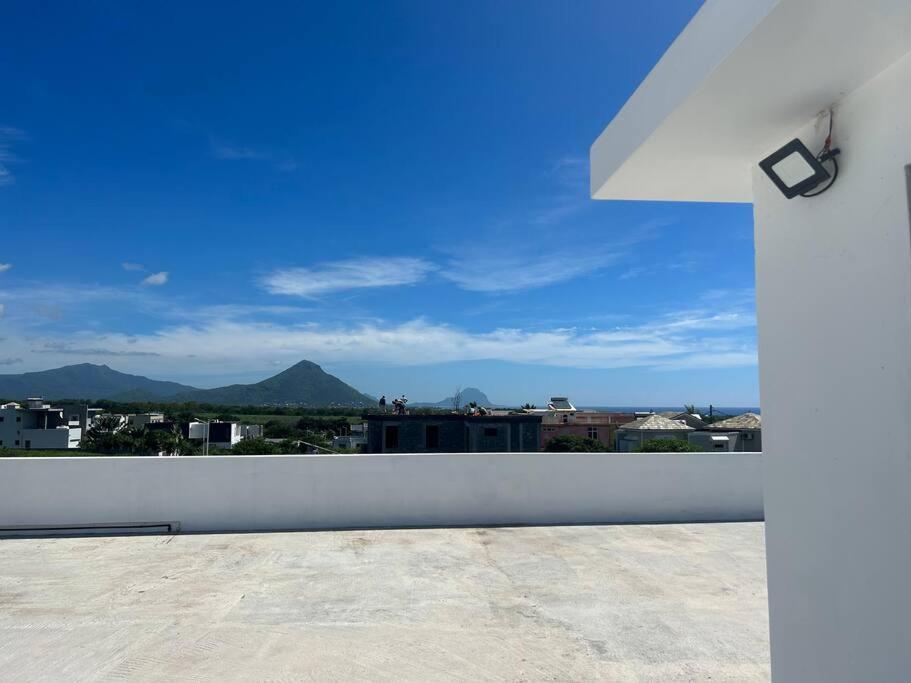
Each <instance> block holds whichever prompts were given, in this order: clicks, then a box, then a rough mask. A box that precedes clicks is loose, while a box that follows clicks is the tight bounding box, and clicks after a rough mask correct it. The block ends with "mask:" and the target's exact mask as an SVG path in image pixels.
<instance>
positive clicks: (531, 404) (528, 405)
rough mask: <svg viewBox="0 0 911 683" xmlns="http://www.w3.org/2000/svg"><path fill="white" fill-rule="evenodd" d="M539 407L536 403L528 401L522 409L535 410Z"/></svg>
mask: <svg viewBox="0 0 911 683" xmlns="http://www.w3.org/2000/svg"><path fill="white" fill-rule="evenodd" d="M537 407H538V406H536V405H535V404H534V403H526V404H524V405H523V406H522V410H534V409H535V408H537Z"/></svg>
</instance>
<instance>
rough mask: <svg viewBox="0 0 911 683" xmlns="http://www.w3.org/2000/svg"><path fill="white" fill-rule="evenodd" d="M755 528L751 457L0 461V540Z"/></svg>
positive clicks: (758, 500)
mask: <svg viewBox="0 0 911 683" xmlns="http://www.w3.org/2000/svg"><path fill="white" fill-rule="evenodd" d="M761 519H763V501H762V455H761V454H760V453H687V454H654V453H636V454H625V453H558V454H553V453H483V454H482V453H477V454H474V453H473V454H430V455H428V454H417V455H410V454H402V455H327V456H320V455H311V456H209V457H181V458H134V457H110V458H0V534H3V533H4V532H9V531H10V530H17V529H18V530H21V529H22V528H23V527H25V528H39V527H43V528H57V527H73V526H76V527H81V526H99V525H101V526H104V525H110V526H114V525H125V526H130V525H155V524H162V523H177V524H179V528H180V529H181V530H182V531H191V532H192V531H254V530H256V531H262V530H279V529H341V528H378V527H413V526H471V525H494V524H505V525H509V524H606V523H635V522H642V523H646V522H698V521H750V520H761Z"/></svg>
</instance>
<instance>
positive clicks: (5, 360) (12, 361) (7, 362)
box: [0, 358, 22, 365]
mask: <svg viewBox="0 0 911 683" xmlns="http://www.w3.org/2000/svg"><path fill="white" fill-rule="evenodd" d="M21 362H22V359H21V358H0V365H17V364H18V363H21Z"/></svg>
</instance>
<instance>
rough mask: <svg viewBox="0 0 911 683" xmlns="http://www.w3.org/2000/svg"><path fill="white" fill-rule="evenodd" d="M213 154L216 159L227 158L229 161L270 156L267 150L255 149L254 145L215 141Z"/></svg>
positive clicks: (259, 158)
mask: <svg viewBox="0 0 911 683" xmlns="http://www.w3.org/2000/svg"><path fill="white" fill-rule="evenodd" d="M212 156H214V157H215V158H216V159H227V160H229V161H237V160H241V159H252V160H254V161H256V160H261V159H267V158H268V156H267V155H266V153H265V152H262V151H260V150H256V149H253V148H252V147H244V146H241V145H228V144H224V143H215V142H213V143H212Z"/></svg>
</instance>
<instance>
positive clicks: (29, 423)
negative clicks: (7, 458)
mask: <svg viewBox="0 0 911 683" xmlns="http://www.w3.org/2000/svg"><path fill="white" fill-rule="evenodd" d="M81 440H82V430H81V429H80V428H79V420H78V419H72V420H71V419H70V418H69V416H67V415H64V410H63V409H62V408H54V407H52V406H51V404H50V403H45V401H44V399H41V398H29V399H26V401H25V405H24V406H23V405H21V404H19V403H4V404H3V405H0V448H23V449H31V448H43V449H70V448H79V442H80V441H81Z"/></svg>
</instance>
